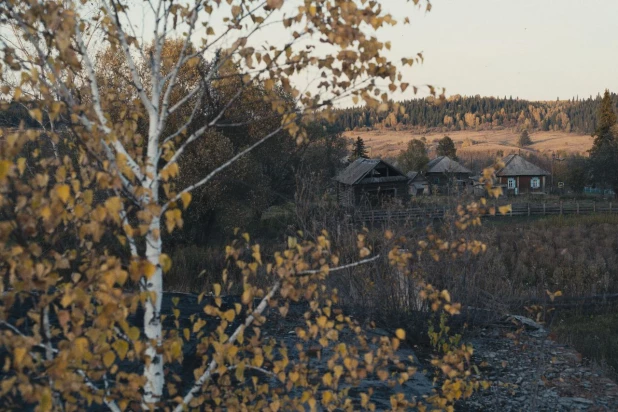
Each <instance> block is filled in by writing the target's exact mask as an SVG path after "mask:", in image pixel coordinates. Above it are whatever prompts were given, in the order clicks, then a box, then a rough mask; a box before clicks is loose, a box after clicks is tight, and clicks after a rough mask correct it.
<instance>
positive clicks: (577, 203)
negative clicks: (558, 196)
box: [575, 202, 579, 215]
mask: <svg viewBox="0 0 618 412" xmlns="http://www.w3.org/2000/svg"><path fill="white" fill-rule="evenodd" d="M575 204H576V205H577V214H578V215H579V202H575Z"/></svg>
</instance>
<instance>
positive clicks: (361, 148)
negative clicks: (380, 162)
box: [352, 136, 368, 160]
mask: <svg viewBox="0 0 618 412" xmlns="http://www.w3.org/2000/svg"><path fill="white" fill-rule="evenodd" d="M360 157H362V158H364V159H367V158H368V156H367V149H366V148H365V141H364V140H363V139H362V138H361V137H360V136H358V137H357V138H356V142H354V149H352V160H356V159H358V158H360Z"/></svg>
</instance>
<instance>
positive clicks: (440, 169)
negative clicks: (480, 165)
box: [427, 156, 472, 174]
mask: <svg viewBox="0 0 618 412" xmlns="http://www.w3.org/2000/svg"><path fill="white" fill-rule="evenodd" d="M427 173H469V174H472V170H470V169H468V168H465V167H463V166H462V165H460V164H459V163H457V162H456V161H454V160H453V159H451V158H450V157H448V156H439V157H436V158H435V159H433V160H431V161H430V162H429V163H427Z"/></svg>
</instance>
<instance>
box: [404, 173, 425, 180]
mask: <svg viewBox="0 0 618 412" xmlns="http://www.w3.org/2000/svg"><path fill="white" fill-rule="evenodd" d="M406 176H408V179H410V181H413V180H415V179H416V180H417V181H419V182H422V181H427V179H425V176H423V175H422V174H420V173H419V172H414V171H412V172H408V174H407V175H406Z"/></svg>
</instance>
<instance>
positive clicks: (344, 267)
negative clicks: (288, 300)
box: [295, 255, 380, 277]
mask: <svg viewBox="0 0 618 412" xmlns="http://www.w3.org/2000/svg"><path fill="white" fill-rule="evenodd" d="M378 259H380V255H375V256H373V257H370V258H367V259H363V260H359V261H358V262H354V263H349V264H347V265H343V266H337V267H334V268H332V269H328V271H327V272H326V273H332V272H338V271H340V270H345V269H350V268H353V267H356V266H360V265H364V264H366V263H371V262H374V261H376V260H378ZM318 273H324V271H323V270H322V269H314V270H304V271H302V272H298V273H297V274H296V275H295V277H301V276H309V275H317V274H318Z"/></svg>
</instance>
